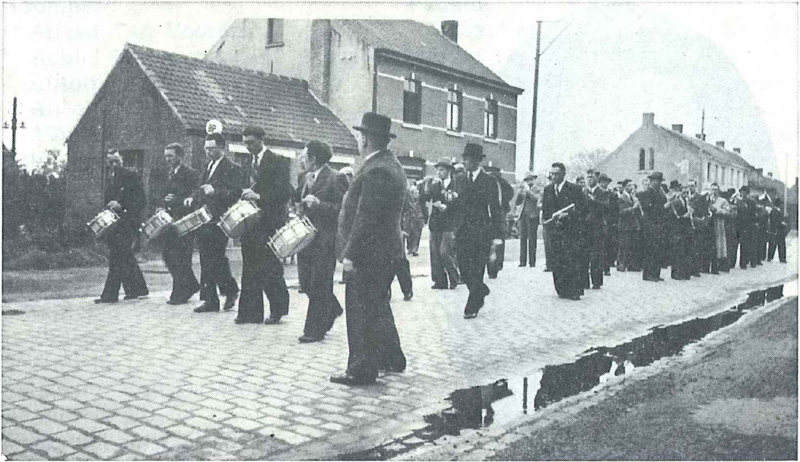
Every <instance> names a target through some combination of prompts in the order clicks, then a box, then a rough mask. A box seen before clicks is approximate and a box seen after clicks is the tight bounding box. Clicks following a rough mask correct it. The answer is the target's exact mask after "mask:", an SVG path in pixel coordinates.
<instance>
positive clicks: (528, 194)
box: [515, 172, 539, 268]
mask: <svg viewBox="0 0 800 462" xmlns="http://www.w3.org/2000/svg"><path fill="white" fill-rule="evenodd" d="M534 181H536V175H534V174H533V172H528V173H526V174H525V176H524V177H523V178H522V181H521V182H520V183H519V186H517V200H516V201H515V203H516V205H517V206H518V207H520V208H521V210H520V213H519V220H518V221H517V227H518V231H519V266H520V267H524V266H527V265H528V264H530V265H531V268H533V267H534V266H536V238H537V234H538V232H539V195H538V194H537V193H536V191H535V190H534V189H533V187H534Z"/></svg>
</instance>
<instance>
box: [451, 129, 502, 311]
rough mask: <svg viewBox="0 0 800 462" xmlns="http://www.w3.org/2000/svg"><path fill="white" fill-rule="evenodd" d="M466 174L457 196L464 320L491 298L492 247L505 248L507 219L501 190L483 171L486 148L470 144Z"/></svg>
mask: <svg viewBox="0 0 800 462" xmlns="http://www.w3.org/2000/svg"><path fill="white" fill-rule="evenodd" d="M462 157H463V158H464V168H465V170H466V174H465V175H464V180H463V182H462V184H463V187H462V188H461V190H460V191H456V192H457V197H456V203H457V204H458V205H457V206H458V211H459V215H460V217H459V220H458V222H459V223H458V229H457V230H456V255H457V258H458V269H459V270H460V271H461V278H462V279H463V280H464V282H465V283H466V284H467V287H468V288H469V297H468V299H467V304H466V306H465V307H464V318H465V319H474V318H476V317H477V316H478V311H480V309H481V308H482V307H483V305H484V299H485V298H486V296H487V295H489V287H488V286H487V285H486V283H484V282H483V277H484V274H485V272H486V265H487V263H489V259H490V257H493V258H496V256H493V255H492V247H493V246H494V247H495V248H496V247H497V246H499V245H500V244H502V242H503V241H502V236H503V228H502V220H503V219H504V216H503V211H502V208H501V206H500V188H499V186H498V184H497V181H495V179H494V178H492V177H491V176H490V175H489V174H488V173H486V172H485V171H484V170H483V169H482V168H481V161H482V160H483V158H484V157H485V156H484V154H483V146H482V145H480V144H476V143H467V145H466V146H465V147H464V152H463V154H462Z"/></svg>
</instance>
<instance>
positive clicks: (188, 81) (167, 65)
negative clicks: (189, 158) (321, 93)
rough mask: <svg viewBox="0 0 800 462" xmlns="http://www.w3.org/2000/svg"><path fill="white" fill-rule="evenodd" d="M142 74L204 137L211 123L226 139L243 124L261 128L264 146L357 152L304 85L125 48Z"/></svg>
mask: <svg viewBox="0 0 800 462" xmlns="http://www.w3.org/2000/svg"><path fill="white" fill-rule="evenodd" d="M125 50H126V51H128V52H130V53H131V54H132V55H133V57H134V58H135V59H136V61H137V62H138V63H139V65H140V66H141V67H142V69H143V70H144V72H145V74H147V76H148V77H149V78H150V80H151V81H152V82H153V84H154V85H155V86H156V88H157V89H158V90H159V92H160V93H161V94H162V95H163V97H164V98H165V99H166V101H167V103H168V104H169V105H170V106H171V107H172V108H173V110H174V111H175V112H176V115H177V116H178V118H179V119H181V121H182V122H183V123H184V125H185V126H186V128H187V129H196V130H202V131H205V126H206V122H208V121H209V120H211V119H217V120H219V121H221V122H222V123H223V125H224V131H225V132H227V133H237V134H238V133H240V132H241V131H242V129H244V127H245V125H247V124H255V125H259V126H261V127H263V128H264V131H265V132H266V138H267V139H269V140H279V141H292V142H306V141H309V140H311V139H317V140H320V141H325V142H327V143H329V144H331V145H332V146H334V147H339V148H348V149H353V150H357V149H358V145H357V144H356V140H355V138H354V137H353V134H352V133H351V132H350V130H349V129H348V128H347V126H346V125H344V123H343V122H342V121H341V120H339V118H338V117H336V115H335V114H334V113H333V112H332V111H331V110H330V109H329V108H328V107H326V106H325V105H323V104H322V103H321V102H320V101H319V100H317V99H316V98H315V97H314V95H313V94H312V93H311V92H310V91H309V89H308V83H307V82H306V81H304V80H300V79H295V78H289V77H281V76H278V75H274V74H267V73H264V72H260V71H254V70H249V69H243V68H240V67H234V66H227V65H223V64H217V63H212V62H210V61H204V60H202V59H197V58H191V57H189V56H184V55H179V54H176V53H169V52H166V51H161V50H156V49H153V48H146V47H142V46H139V45H133V44H126V45H125Z"/></svg>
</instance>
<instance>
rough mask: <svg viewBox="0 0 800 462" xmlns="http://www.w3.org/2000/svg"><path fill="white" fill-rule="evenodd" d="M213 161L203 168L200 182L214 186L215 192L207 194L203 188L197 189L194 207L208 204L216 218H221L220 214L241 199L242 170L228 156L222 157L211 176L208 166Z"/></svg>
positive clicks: (209, 209) (193, 196)
mask: <svg viewBox="0 0 800 462" xmlns="http://www.w3.org/2000/svg"><path fill="white" fill-rule="evenodd" d="M210 165H211V162H209V163H207V164H206V166H205V168H204V169H203V177H202V179H201V180H200V184H201V185H204V184H208V185H211V186H212V187H213V188H214V193H213V194H210V195H206V194H204V193H203V190H202V189H199V188H198V189H197V190H195V192H194V194H192V198H193V199H194V204H193V205H194V208H200V207H202V206H204V205H207V206H208V211H209V212H211V215H212V216H214V218H219V216H220V215H222V214H224V213H225V212H227V211H228V209H229V208H230V206H231V205H233V204H235V203H236V202H237V201H238V200H239V196H241V195H242V170H241V169H240V168H239V166H237V165H236V164H234V163H233V162H231V161H230V160H228V158H227V157H222V159H221V160H220V161H219V165H217V168H216V169H215V170H214V174H213V175H212V176H211V177H210V178H209V176H208V173H209V171H208V167H209V166H210Z"/></svg>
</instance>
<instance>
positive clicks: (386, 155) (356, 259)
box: [330, 112, 406, 385]
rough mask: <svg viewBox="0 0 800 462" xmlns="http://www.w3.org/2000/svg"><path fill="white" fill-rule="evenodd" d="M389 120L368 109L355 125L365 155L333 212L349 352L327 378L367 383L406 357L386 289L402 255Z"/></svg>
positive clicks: (399, 174)
mask: <svg viewBox="0 0 800 462" xmlns="http://www.w3.org/2000/svg"><path fill="white" fill-rule="evenodd" d="M391 126H392V121H391V119H389V118H388V117H386V116H383V115H380V114H376V113H373V112H368V113H366V114H364V116H363V117H362V120H361V125H359V126H357V127H353V128H355V129H356V130H357V131H359V132H360V141H359V151H360V153H361V155H364V156H366V158H365V159H364V163H363V165H362V166H361V168H360V169H359V171H358V172H357V173H356V175H355V177H354V178H353V181H352V183H351V184H350V188H349V189H348V190H347V194H345V197H344V200H343V202H342V208H341V210H340V212H339V221H338V232H337V237H336V250H337V252H336V253H337V258H338V259H339V260H340V261H341V262H342V266H343V270H344V272H345V282H346V284H347V286H346V289H345V316H346V321H347V343H348V347H349V357H348V360H347V370H346V372H345V373H344V374H343V375H338V376H333V377H331V379H330V380H331V382H333V383H340V384H343V385H368V384H372V383H374V382H375V379H376V378H377V376H378V371H379V370H386V371H390V372H402V371H403V370H405V368H406V358H405V355H404V354H403V350H402V348H401V346H400V338H399V336H398V335H397V328H396V326H395V324H394V316H393V315H392V308H391V305H390V302H389V297H390V295H389V289H390V287H391V284H392V280H393V279H394V275H395V268H396V266H395V265H396V264H397V261H398V260H399V259H401V258H403V253H404V249H403V236H402V232H401V230H400V219H401V215H402V210H403V201H404V197H405V190H406V175H405V172H403V167H402V165H400V161H398V160H397V157H395V155H394V153H392V151H390V150H389V149H388V145H389V141H390V140H391V139H392V138H394V137H395V135H394V134H392V133H391Z"/></svg>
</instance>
